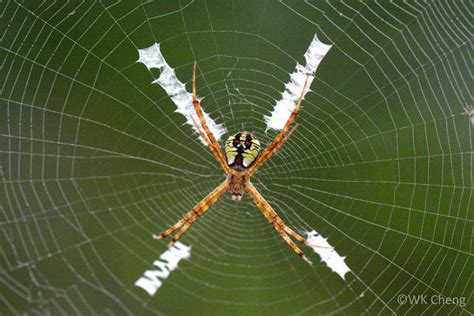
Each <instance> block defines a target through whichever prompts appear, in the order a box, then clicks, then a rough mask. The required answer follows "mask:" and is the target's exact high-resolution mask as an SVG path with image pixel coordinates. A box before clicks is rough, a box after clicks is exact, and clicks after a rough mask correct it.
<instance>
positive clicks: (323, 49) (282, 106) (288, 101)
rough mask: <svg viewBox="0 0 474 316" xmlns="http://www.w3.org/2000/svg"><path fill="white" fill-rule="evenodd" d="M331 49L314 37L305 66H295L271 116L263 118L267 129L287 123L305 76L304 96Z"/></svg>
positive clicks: (278, 128)
mask: <svg viewBox="0 0 474 316" xmlns="http://www.w3.org/2000/svg"><path fill="white" fill-rule="evenodd" d="M331 47H332V45H326V44H323V43H321V41H319V39H318V37H317V36H316V35H314V37H313V40H312V41H311V44H310V45H309V47H308V49H307V50H306V53H305V54H304V58H305V59H306V65H305V66H302V65H300V64H296V69H295V71H294V72H293V73H292V74H291V75H290V81H289V82H288V83H287V84H286V85H285V91H284V92H283V93H282V96H281V99H280V100H279V101H278V102H277V103H276V105H275V107H274V108H273V112H272V114H271V116H265V122H266V123H267V129H270V128H271V129H276V130H281V129H282V128H283V127H284V126H285V123H286V121H288V118H289V117H290V115H291V113H292V112H293V110H294V109H295V105H296V102H297V101H298V99H299V97H300V94H301V91H302V90H303V86H304V82H305V80H306V76H307V75H309V78H308V84H307V86H306V91H305V92H304V94H306V93H307V92H308V90H309V87H310V86H311V83H312V82H313V79H314V74H315V72H316V69H317V68H318V66H319V64H320V63H321V61H322V60H323V58H324V56H326V54H327V53H328V51H329V49H331ZM303 97H304V95H303Z"/></svg>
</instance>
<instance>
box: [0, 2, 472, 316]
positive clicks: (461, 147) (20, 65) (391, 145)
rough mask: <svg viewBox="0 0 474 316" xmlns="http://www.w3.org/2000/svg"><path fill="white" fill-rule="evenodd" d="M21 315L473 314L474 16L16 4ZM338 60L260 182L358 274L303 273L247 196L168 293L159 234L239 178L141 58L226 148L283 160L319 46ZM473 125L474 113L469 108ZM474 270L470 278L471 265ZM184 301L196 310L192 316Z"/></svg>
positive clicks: (318, 80)
mask: <svg viewBox="0 0 474 316" xmlns="http://www.w3.org/2000/svg"><path fill="white" fill-rule="evenodd" d="M0 12H1V14H0V19H1V26H2V27H1V28H0V30H1V31H0V34H1V39H2V40H1V43H0V56H1V58H0V64H1V71H0V73H1V76H0V78H1V90H0V94H1V96H0V103H1V106H0V122H1V123H0V187H1V189H0V214H1V216H2V217H1V227H2V229H1V231H0V232H1V236H2V238H3V240H4V242H3V243H2V248H1V249H2V256H1V258H2V264H1V271H0V273H1V274H2V277H1V278H0V283H1V287H2V290H1V291H0V304H1V308H0V310H2V311H4V312H5V313H15V314H16V313H27V312H33V311H35V312H38V311H39V312H41V313H67V314H69V313H76V314H77V313H79V314H97V313H101V314H102V313H113V314H118V313H119V314H137V313H154V314H177V313H189V312H190V311H202V312H214V313H221V314H222V313H247V314H248V313H250V314H256V313H261V312H262V311H268V310H276V311H279V312H280V313H283V314H285V313H287V314H290V313H291V314H299V315H301V314H315V313H337V314H354V313H368V314H375V313H419V312H420V313H421V312H424V313H429V314H431V313H439V314H445V313H454V314H459V313H462V312H466V311H467V312H472V310H469V308H470V305H468V304H465V305H463V306H462V305H460V304H400V302H398V301H397V297H398V296H399V295H400V294H403V295H428V296H439V297H443V298H456V297H465V298H466V300H468V299H469V298H470V295H471V291H472V289H471V288H470V287H469V280H470V278H471V274H472V255H471V254H472V248H471V241H470V239H471V233H472V221H473V219H472V212H471V211H470V210H472V196H473V192H472V191H473V190H472V187H473V184H472V183H473V182H472V163H473V162H472V124H471V123H470V122H471V121H472V115H469V111H467V110H470V109H471V108H472V104H473V99H472V93H471V91H470V90H471V89H470V87H471V86H472V74H471V68H472V62H471V59H472V58H471V57H472V56H471V55H472V54H471V50H470V48H472V38H473V36H472V27H471V23H470V19H469V18H470V16H471V15H472V6H470V5H469V2H468V1H452V2H441V1H432V2H423V1H410V2H398V1H393V2H370V3H368V2H367V3H366V2H354V1H351V2H349V1H347V2H345V1H344V2H332V1H328V2H324V3H321V2H320V1H306V2H300V3H294V2H291V1H280V2H275V3H272V2H267V3H262V2H251V1H233V2H225V3H219V4H217V3H216V4H214V3H211V2H208V1H178V2H166V1H157V2H148V1H144V2H126V3H124V2H115V1H101V2H94V3H93V4H90V3H84V2H80V1H71V2H67V3H61V2H40V3H33V2H14V1H5V2H3V3H2V5H1V6H0ZM315 34H317V36H318V37H319V39H320V40H321V41H322V42H323V43H326V44H330V45H332V48H331V50H330V52H329V53H328V54H327V56H326V57H325V58H324V60H323V62H322V63H321V64H320V65H319V67H318V70H317V72H316V75H315V77H314V80H313V82H312V85H311V87H310V90H309V91H308V92H307V94H306V96H305V99H304V102H303V104H302V109H301V112H300V114H299V116H298V119H297V121H298V123H299V127H298V129H297V131H296V132H295V134H294V135H293V136H292V137H291V139H290V140H289V141H288V143H287V144H286V145H285V146H284V148H282V149H281V151H280V152H279V153H278V154H277V155H275V156H274V157H273V158H272V159H271V160H270V161H269V162H268V163H267V164H266V165H265V166H264V167H263V168H262V169H261V170H260V171H259V172H258V173H257V174H256V175H255V177H254V179H253V182H254V184H255V186H256V187H257V188H258V189H259V190H260V192H261V193H262V195H263V196H264V197H265V198H266V199H267V200H268V202H269V203H270V204H271V205H272V206H273V207H274V208H275V210H276V211H277V212H278V213H279V215H280V216H281V217H282V219H283V220H284V221H285V223H286V224H287V225H288V226H290V227H292V228H293V229H295V230H296V231H297V232H299V233H301V234H304V233H305V232H311V231H313V230H315V231H317V232H318V233H319V234H320V235H321V236H323V237H324V238H326V239H327V242H328V243H329V244H330V245H331V246H332V247H334V249H336V250H337V252H338V253H339V254H340V255H341V256H343V257H345V262H346V263H347V265H348V266H349V267H350V269H351V271H350V272H349V273H347V274H346V276H345V279H342V278H341V277H340V276H339V275H338V274H337V273H334V272H333V271H332V270H331V269H330V268H329V267H328V266H327V265H326V263H324V262H322V261H321V260H320V258H319V257H318V256H317V254H315V253H314V252H313V251H312V249H310V248H308V247H302V249H303V251H305V253H306V254H307V255H308V256H309V257H310V259H311V260H312V261H313V263H314V265H313V266H308V265H307V264H305V263H304V262H302V261H301V260H300V259H299V258H298V257H297V256H295V254H294V253H293V252H292V251H291V249H290V248H289V247H288V246H287V245H286V244H285V243H284V241H283V240H281V238H280V236H279V235H278V234H276V233H275V231H274V230H273V228H272V227H271V226H270V225H269V224H268V223H267V221H266V220H265V219H264V217H263V216H262V215H261V214H260V212H259V211H258V210H257V209H256V207H255V206H254V205H252V203H251V202H250V201H249V199H246V198H244V199H243V200H242V201H241V202H240V203H235V202H234V201H232V200H231V198H230V196H227V195H226V196H224V197H223V198H222V199H221V200H220V201H219V202H218V203H217V204H216V205H215V206H214V207H213V208H212V209H211V210H210V211H208V212H207V213H206V215H205V216H203V217H202V218H200V219H199V221H198V222H197V223H196V224H194V225H193V227H192V228H191V229H190V230H189V231H188V232H187V233H186V235H184V236H183V237H182V240H180V241H181V242H182V243H183V244H184V245H188V246H192V250H191V255H190V257H189V258H188V259H186V260H183V261H180V262H179V265H178V267H177V268H176V269H175V270H173V271H172V272H171V273H170V274H169V275H168V277H167V278H166V280H163V284H162V286H161V287H160V288H159V290H158V291H157V292H156V294H155V295H153V296H150V295H149V294H148V293H147V292H145V291H143V290H142V289H140V288H139V287H136V286H134V283H135V282H136V281H137V280H138V279H139V278H140V277H141V276H142V275H143V274H144V273H145V271H147V270H150V269H153V262H154V261H155V260H158V259H159V258H160V256H161V255H162V254H163V253H165V252H166V251H167V247H166V242H158V241H155V240H153V239H152V238H151V235H152V234H153V233H159V232H161V231H162V230H164V229H166V228H168V227H169V226H170V225H172V224H174V223H175V222H176V221H178V220H179V219H180V218H181V217H182V215H183V214H184V213H185V212H187V211H188V210H190V209H191V208H192V207H193V206H194V205H195V204H196V203H197V202H198V201H199V200H200V199H202V197H203V196H205V195H206V194H207V193H208V192H210V191H211V190H212V189H213V188H214V187H215V186H216V185H218V184H219V183H220V182H221V181H222V180H223V179H224V174H223V172H222V171H221V170H220V168H219V165H218V164H217V162H215V159H214V157H213V156H212V154H211V153H210V152H209V151H208V150H207V149H206V148H205V146H203V145H202V143H201V142H200V141H199V140H198V138H197V136H196V134H195V133H194V132H193V130H192V127H191V126H190V125H189V124H187V123H186V118H185V117H184V116H183V115H182V114H180V113H178V112H176V104H175V103H174V102H173V100H172V98H170V96H169V95H168V94H167V92H166V91H165V90H164V89H163V88H162V87H160V86H159V85H157V84H153V83H152V82H153V81H154V80H155V79H156V78H158V77H159V76H160V71H159V69H150V71H149V70H148V69H147V68H146V67H144V66H143V64H141V63H137V62H136V61H137V60H138V59H139V54H138V51H139V49H143V48H145V47H150V46H151V45H152V44H154V43H159V45H160V50H161V52H162V53H163V56H165V57H166V61H167V62H168V64H169V65H170V67H172V68H173V69H174V71H175V75H176V77H177V78H178V79H179V80H180V81H181V82H182V83H183V84H184V86H185V88H186V89H187V91H191V90H190V88H191V78H192V77H191V76H192V67H193V63H194V61H195V60H196V61H197V63H198V65H199V67H198V70H199V71H198V76H197V90H198V91H197V92H198V95H199V96H200V97H201V98H202V99H201V102H202V103H201V104H202V107H203V109H204V111H205V112H206V113H207V114H208V115H209V117H210V118H212V120H214V121H215V123H216V125H218V126H222V128H223V133H224V134H223V139H226V138H227V136H228V135H227V134H226V133H229V134H232V133H234V132H236V131H240V130H249V131H251V132H253V133H254V134H255V135H256V137H258V139H259V140H260V141H261V143H262V145H265V144H267V143H268V142H270V141H271V140H272V138H273V137H274V136H275V135H276V133H277V131H275V130H273V129H271V128H270V129H268V126H267V122H266V120H265V117H271V115H272V111H273V110H274V106H275V104H276V102H278V100H280V99H281V97H282V93H283V92H284V91H285V89H286V86H285V85H286V84H287V83H288V82H290V81H291V75H292V73H293V72H294V71H295V67H296V65H297V64H301V65H303V64H304V63H305V59H304V54H305V52H306V51H307V49H308V45H309V43H311V41H312V39H313V37H314V35H315ZM466 109H467V110H466ZM470 262H471V263H470ZM183 302H186V303H185V304H183Z"/></svg>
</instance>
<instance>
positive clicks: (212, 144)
mask: <svg viewBox="0 0 474 316" xmlns="http://www.w3.org/2000/svg"><path fill="white" fill-rule="evenodd" d="M193 106H194V110H195V111H196V114H197V116H198V118H199V122H200V123H201V126H202V128H203V129H204V133H203V132H202V131H201V129H200V128H199V127H198V126H197V124H196V122H194V124H195V125H196V128H197V129H198V131H199V134H200V135H201V137H202V138H203V139H204V140H205V141H206V143H207V145H208V147H209V149H210V150H211V152H212V153H213V154H214V156H215V157H216V159H217V161H219V163H220V164H221V166H222V168H224V170H225V172H226V173H227V174H228V173H229V172H230V167H229V166H228V165H227V161H226V159H225V157H224V154H223V153H222V150H221V147H220V146H219V143H218V142H217V140H216V138H215V137H214V135H213V134H212V132H211V130H210V129H209V126H207V123H206V120H205V118H204V115H203V114H202V111H201V106H200V105H199V101H198V100H197V98H196V62H194V68H193ZM193 121H194V118H193ZM202 134H205V135H206V137H203V136H202Z"/></svg>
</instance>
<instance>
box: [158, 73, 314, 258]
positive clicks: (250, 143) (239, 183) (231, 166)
mask: <svg viewBox="0 0 474 316" xmlns="http://www.w3.org/2000/svg"><path fill="white" fill-rule="evenodd" d="M307 81H308V78H306V81H305V83H304V86H303V91H301V94H300V97H299V99H298V102H297V103H296V105H295V109H294V110H293V113H291V115H290V117H289V118H288V121H287V122H286V124H285V126H284V127H283V129H282V130H281V131H280V133H278V135H277V136H276V137H275V139H273V141H272V142H271V143H270V144H268V146H267V147H266V148H265V150H264V151H263V152H262V154H261V155H259V150H260V142H259V141H258V140H257V139H256V138H255V137H254V136H253V135H252V133H250V132H240V133H237V134H236V135H233V136H231V137H229V139H228V140H227V141H226V144H225V156H224V153H223V152H222V149H221V147H220V146H219V143H218V142H217V140H216V138H215V137H214V135H213V134H212V132H211V131H210V130H209V127H208V126H207V123H206V120H205V119H204V115H203V114H202V111H201V107H200V106H199V101H198V100H197V98H196V64H194V72H193V105H194V109H195V110H196V114H197V116H198V118H199V123H200V126H199V125H198V122H197V121H196V120H195V119H194V118H192V119H193V121H194V125H195V127H196V130H197V131H198V133H199V135H200V136H201V138H202V139H203V140H204V141H205V142H206V144H207V146H208V147H209V149H210V151H211V152H212V153H213V155H214V156H215V157H216V159H217V161H218V162H219V164H220V165H221V167H222V169H224V171H225V173H226V174H227V178H226V180H225V181H224V182H222V183H221V184H220V185H218V186H217V187H216V188H215V189H214V190H213V191H212V192H211V193H209V194H208V195H207V196H206V197H205V198H204V199H202V200H201V202H199V203H198V204H196V206H194V207H193V208H192V209H191V211H189V212H188V213H187V214H186V215H184V217H183V219H181V220H180V221H179V222H177V223H176V224H174V225H173V226H171V227H170V228H168V229H167V230H166V231H164V232H163V233H161V234H160V235H155V236H154V237H155V238H156V239H162V238H165V237H166V236H168V235H170V234H171V233H173V232H174V231H176V230H177V229H179V231H178V232H177V233H176V235H174V237H173V239H172V241H171V242H172V243H173V242H175V241H176V240H178V239H179V238H180V237H181V235H182V234H184V232H186V230H187V229H188V228H189V227H190V226H191V225H192V224H194V222H195V221H196V220H197V219H198V218H199V217H201V216H202V215H203V214H204V213H205V212H206V211H207V210H208V209H209V208H210V207H211V206H212V205H213V204H214V203H216V202H217V200H219V198H220V197H221V196H222V195H223V194H224V193H225V192H227V191H230V192H231V193H232V199H233V200H240V199H241V198H242V195H243V193H244V192H245V193H247V194H248V195H249V197H250V199H251V200H252V201H253V202H254V203H255V205H256V206H257V207H258V209H259V210H260V211H261V212H262V214H263V216H265V218H266V219H267V220H268V222H269V223H270V224H271V225H272V226H273V228H275V230H276V231H277V232H278V234H280V236H281V237H282V238H283V239H284V240H285V241H286V242H287V243H288V245H289V246H290V247H291V248H292V249H293V250H294V251H295V252H296V253H297V254H298V256H300V257H301V258H303V259H304V260H306V261H307V262H310V261H309V260H308V258H306V256H305V255H304V253H303V252H302V251H301V249H300V248H298V246H297V245H296V244H295V243H294V242H293V240H291V238H290V237H289V236H291V237H293V238H295V239H296V240H297V241H299V242H301V243H302V244H304V245H308V246H309V245H310V244H309V242H308V241H307V240H306V239H304V238H303V237H301V236H300V235H298V234H297V233H296V232H295V231H293V230H292V229H291V228H290V227H288V226H286V225H285V223H284V222H283V221H282V219H281V218H280V217H279V216H278V214H277V213H276V212H275V210H274V209H273V208H272V207H271V205H270V204H268V202H267V201H266V200H265V198H264V197H263V196H262V195H261V194H260V193H259V192H258V191H257V189H256V188H255V187H254V185H253V184H252V183H251V182H250V178H251V177H252V176H253V175H254V174H255V172H256V171H257V170H258V169H259V168H260V167H261V166H263V165H264V164H265V162H266V161H268V159H270V158H271V157H272V156H273V155H274V154H275V153H276V152H277V151H278V150H279V149H280V148H281V147H282V146H283V145H284V144H285V143H286V141H287V140H288V138H289V137H290V136H291V134H292V133H293V132H294V130H295V128H296V127H297V125H295V126H294V127H293V128H292V129H291V130H290V126H291V124H292V123H293V122H294V120H295V119H296V116H297V115H298V111H299V107H300V104H301V100H302V99H303V95H304V91H305V89H306V83H307ZM312 246H313V247H314V245H312Z"/></svg>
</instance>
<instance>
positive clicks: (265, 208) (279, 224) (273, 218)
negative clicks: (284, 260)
mask: <svg viewBox="0 0 474 316" xmlns="http://www.w3.org/2000/svg"><path fill="white" fill-rule="evenodd" d="M245 192H247V194H248V195H249V196H250V198H251V199H252V201H253V202H254V203H255V205H256V206H257V207H258V209H259V210H260V212H262V214H263V216H265V218H266V219H267V220H268V222H269V223H270V225H272V226H273V228H274V229H275V230H276V231H277V232H278V234H280V236H281V237H282V238H283V239H284V240H285V241H286V243H287V244H288V245H289V246H290V247H291V249H293V251H294V252H296V254H297V255H298V256H300V258H301V259H303V260H304V261H306V262H307V263H309V264H312V262H311V261H310V260H309V259H308V257H306V256H305V254H304V253H303V251H301V249H300V248H299V247H298V246H297V245H296V244H295V243H294V242H293V241H292V240H291V239H290V237H288V235H287V234H286V233H288V234H290V235H291V236H292V237H294V238H295V239H296V240H298V241H299V242H301V243H302V244H304V245H308V246H309V242H308V241H307V240H306V239H304V238H303V237H301V236H300V235H298V234H297V233H296V232H294V231H293V230H292V229H291V228H289V227H288V226H286V225H285V223H284V222H283V220H282V219H281V218H280V217H279V216H278V214H277V213H276V212H275V210H274V209H273V208H272V207H271V206H270V204H268V202H267V201H266V200H265V198H264V197H263V196H262V195H261V194H260V192H258V191H257V189H256V188H255V187H254V186H253V184H252V183H250V182H248V183H247V184H246V186H245Z"/></svg>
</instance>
